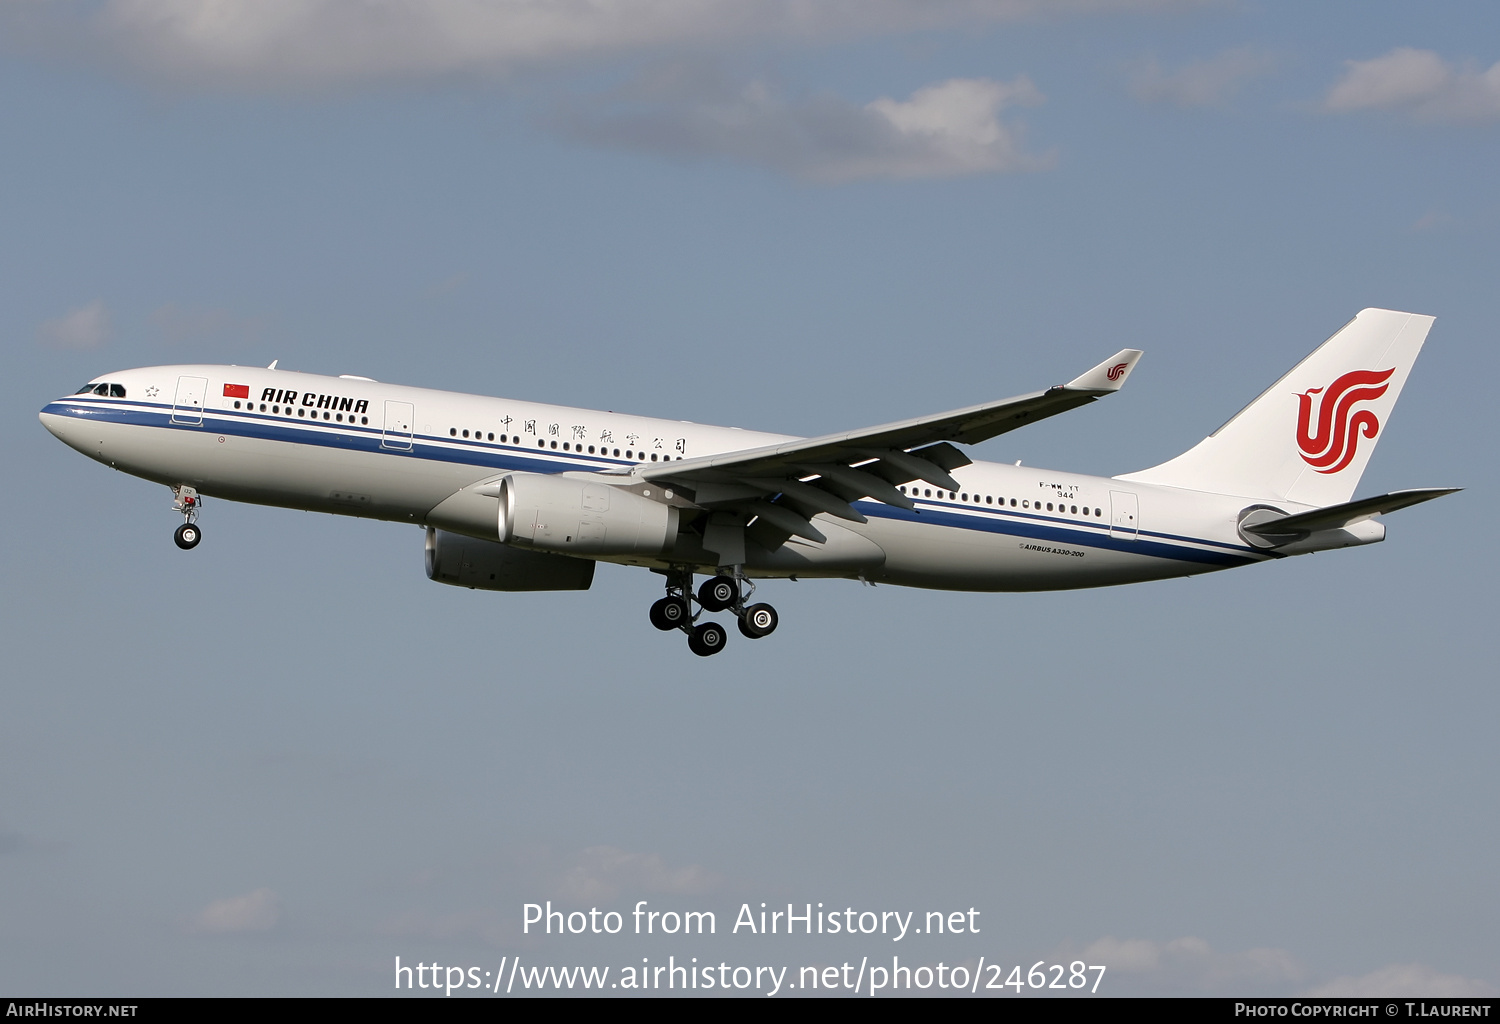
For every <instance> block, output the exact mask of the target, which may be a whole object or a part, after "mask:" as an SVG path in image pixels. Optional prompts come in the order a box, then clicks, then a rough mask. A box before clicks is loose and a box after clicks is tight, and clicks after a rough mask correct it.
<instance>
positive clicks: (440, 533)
mask: <svg viewBox="0 0 1500 1024" xmlns="http://www.w3.org/2000/svg"><path fill="white" fill-rule="evenodd" d="M427 578H428V579H430V580H436V581H437V582H438V583H447V584H450V585H451V586H455V587H468V588H469V589H470V590H587V589H589V585H590V584H592V583H593V582H594V563H593V562H591V561H589V560H588V559H586V558H566V557H564V556H562V555H551V554H547V553H546V552H543V551H526V550H524V549H522V548H513V547H509V546H507V545H505V544H496V543H495V542H494V541H492V540H476V539H474V538H473V537H465V536H464V535H463V534H461V533H449V532H447V531H446V530H436V529H433V528H432V527H431V526H429V527H428V528H427Z"/></svg>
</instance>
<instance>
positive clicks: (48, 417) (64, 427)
mask: <svg viewBox="0 0 1500 1024" xmlns="http://www.w3.org/2000/svg"><path fill="white" fill-rule="evenodd" d="M37 419H39V420H41V421H42V426H44V427H46V428H47V432H48V433H50V434H51V435H52V436H53V437H55V438H57V439H58V440H59V441H61V442H62V443H63V444H65V445H68V446H69V447H71V448H77V447H78V445H77V444H75V443H74V441H75V440H76V438H75V437H74V436H73V435H75V434H76V433H77V430H78V423H77V421H76V420H74V419H73V417H71V416H63V415H60V414H58V413H55V412H48V411H47V410H46V409H43V410H42V411H41V412H39V413H37Z"/></svg>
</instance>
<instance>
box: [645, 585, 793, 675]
mask: <svg viewBox="0 0 1500 1024" xmlns="http://www.w3.org/2000/svg"><path fill="white" fill-rule="evenodd" d="M657 571H658V572H661V573H662V574H663V575H664V576H666V577H667V596H666V597H664V598H662V599H661V600H659V601H657V602H656V603H655V604H653V605H652V606H651V625H653V626H655V627H656V628H657V629H660V630H664V631H665V630H670V629H680V630H682V631H683V632H684V633H686V634H687V635H688V650H690V651H692V652H693V653H694V654H696V655H698V656H699V657H702V658H706V657H708V656H709V655H711V654H718V653H719V652H720V651H722V650H723V649H724V645H725V643H726V642H727V641H728V639H729V634H728V632H727V631H726V630H725V629H724V627H723V626H721V625H720V624H719V623H717V622H712V621H706V622H698V618H699V617H700V616H701V615H702V614H703V612H722V611H732V612H734V616H735V619H736V620H737V621H738V624H739V627H740V633H741V634H742V635H744V636H747V637H749V638H750V639H752V640H759V639H760V638H761V637H764V636H770V635H771V634H772V633H774V632H775V631H776V625H777V623H778V622H779V621H780V618H779V616H778V615H777V614H776V609H775V608H772V607H771V606H770V605H768V604H752V605H746V604H745V600H746V598H748V597H749V596H750V595H751V594H753V593H755V584H754V583H752V582H751V581H750V579H749V578H747V577H746V576H745V574H744V573H743V571H741V569H740V567H739V566H734V567H732V568H731V569H729V570H728V571H725V570H724V569H720V570H719V574H718V575H717V576H714V577H712V578H711V579H708V580H705V581H704V583H703V585H702V586H701V587H699V588H698V593H697V595H696V598H697V601H698V606H699V609H700V610H699V611H698V613H697V614H694V613H693V610H692V603H693V600H694V594H693V571H692V569H691V568H686V567H682V568H674V569H671V570H657Z"/></svg>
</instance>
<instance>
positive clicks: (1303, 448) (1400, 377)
mask: <svg viewBox="0 0 1500 1024" xmlns="http://www.w3.org/2000/svg"><path fill="white" fill-rule="evenodd" d="M1432 321H1433V318H1432V317H1430V316H1421V315H1419V314H1416V313H1398V312H1395V311H1393V310H1389V309H1366V310H1362V311H1361V312H1360V314H1359V315H1358V316H1356V317H1355V318H1354V319H1353V320H1351V321H1349V323H1347V324H1345V325H1344V327H1343V329H1342V330H1340V331H1339V332H1338V333H1337V334H1335V335H1334V336H1333V337H1331V338H1329V339H1328V340H1327V341H1325V342H1324V343H1323V344H1322V345H1321V346H1319V347H1318V349H1317V350H1316V351H1315V352H1313V354H1312V355H1310V356H1308V357H1307V358H1306V359H1304V360H1302V362H1300V363H1298V364H1297V365H1296V366H1295V367H1293V368H1292V370H1291V371H1290V372H1289V373H1287V375H1286V376H1284V377H1282V378H1281V379H1280V380H1279V381H1277V382H1276V383H1275V384H1273V385H1271V387H1270V388H1269V389H1268V390H1266V391H1265V392H1264V393H1262V394H1261V396H1260V397H1259V398H1257V399H1256V400H1255V401H1253V402H1251V403H1250V404H1249V405H1247V406H1245V408H1244V409H1242V410H1240V412H1239V413H1237V414H1236V415H1235V417H1234V418H1233V419H1231V420H1230V421H1229V422H1228V423H1226V424H1224V425H1223V426H1222V427H1220V428H1219V429H1218V430H1216V431H1214V432H1213V433H1212V434H1210V435H1209V436H1208V437H1206V438H1204V439H1203V441H1201V442H1200V443H1199V444H1197V445H1196V446H1194V447H1193V448H1191V449H1189V450H1188V451H1186V452H1184V453H1183V454H1182V455H1179V456H1177V458H1175V459H1173V460H1171V461H1170V462H1164V463H1162V464H1161V465H1160V466H1154V467H1152V468H1151V469H1144V470H1141V471H1140V472H1138V473H1129V474H1126V475H1124V476H1121V477H1120V478H1119V479H1121V480H1138V481H1141V482H1143V483H1151V484H1164V485H1166V486H1169V487H1186V488H1189V489H1192V490H1195V491H1212V492H1214V493H1216V494H1235V495H1241V496H1243V497H1246V498H1270V499H1278V500H1283V501H1294V502H1299V503H1301V504H1304V505H1316V506H1324V505H1333V504H1337V503H1339V502H1344V501H1348V500H1349V499H1350V498H1351V497H1352V496H1353V494H1354V488H1355V486H1356V485H1358V483H1359V478H1360V476H1361V474H1363V473H1364V471H1365V465H1366V463H1368V462H1369V461H1370V453H1371V452H1373V451H1374V450H1375V443H1376V441H1378V440H1379V439H1380V434H1381V432H1382V431H1383V430H1384V429H1385V426H1386V424H1387V422H1388V421H1389V419H1390V415H1391V410H1392V409H1393V408H1394V407H1395V405H1396V399H1397V397H1398V396H1400V394H1401V388H1402V386H1403V385H1404V384H1405V383H1406V375H1407V374H1408V373H1409V372H1410V371H1411V366H1412V363H1413V362H1415V361H1416V358H1417V353H1418V352H1420V351H1421V349H1422V342H1423V341H1424V340H1426V338H1427V331H1428V329H1429V328H1430V327H1431V326H1432Z"/></svg>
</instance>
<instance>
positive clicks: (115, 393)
mask: <svg viewBox="0 0 1500 1024" xmlns="http://www.w3.org/2000/svg"><path fill="white" fill-rule="evenodd" d="M73 394H75V395H103V396H104V397H105V398H124V397H125V385H124V384H85V385H84V386H83V387H81V388H79V389H78V390H77V391H75V392H73Z"/></svg>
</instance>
